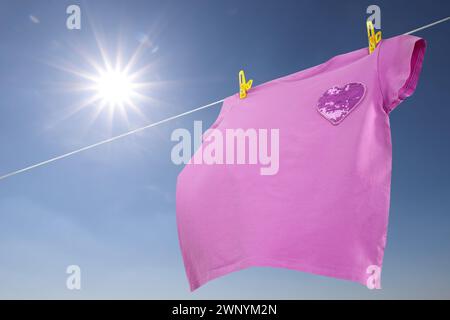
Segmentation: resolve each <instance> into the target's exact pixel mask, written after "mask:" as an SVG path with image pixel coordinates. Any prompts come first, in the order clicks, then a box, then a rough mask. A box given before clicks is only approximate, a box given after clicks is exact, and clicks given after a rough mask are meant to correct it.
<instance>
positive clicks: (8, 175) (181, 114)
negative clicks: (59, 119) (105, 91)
mask: <svg viewBox="0 0 450 320" xmlns="http://www.w3.org/2000/svg"><path fill="white" fill-rule="evenodd" d="M449 19H450V16H449V17H446V18H444V19H441V20H438V21H435V22H432V23H430V24H427V25H425V26H422V27H420V28H417V29H414V30H411V31H409V32H406V33H404V35H409V34H412V33H415V32H417V31H421V30H424V29H427V28H430V27H432V26H435V25H437V24H439V23H442V22H445V21H447V20H449ZM224 101H225V99H221V100H217V101H215V102H211V103H208V104H205V105H203V106H201V107H197V108H194V109H191V110H189V111H186V112H183V113H180V114H177V115H174V116H171V117H168V118H165V119H163V120H160V121H157V122H153V123H150V124H148V125H146V126H143V127H139V128H136V129H133V130H131V131H127V132H125V133H122V134H119V135H117V136H114V137H111V138H108V139H106V140H102V141H99V142H97V143H94V144H91V145H88V146H86V147H83V148H80V149H77V150H74V151H71V152H68V153H65V154H62V155H60V156H57V157H54V158H51V159H48V160H45V161H42V162H38V163H36V164H33V165H31V166H28V167H25V168H23V169H19V170H16V171H12V172H10V173H7V174H5V175H2V176H0V180H3V179H6V178H9V177H12V176H14V175H16V174H19V173H23V172H26V171H29V170H32V169H35V168H37V167H41V166H44V165H46V164H49V163H51V162H55V161H57V160H61V159H64V158H67V157H69V156H72V155H74V154H77V153H80V152H83V151H86V150H89V149H92V148H95V147H98V146H101V145H104V144H106V143H110V142H113V141H116V140H119V139H121V138H124V137H127V136H129V135H132V134H135V133H137V132H140V131H143V130H146V129H149V128H152V127H156V126H158V125H160V124H163V123H166V122H169V121H172V120H175V119H177V118H181V117H184V116H186V115H188V114H191V113H194V112H197V111H200V110H203V109H206V108H209V107H212V106H215V105H218V104H219V103H222V102H224Z"/></svg>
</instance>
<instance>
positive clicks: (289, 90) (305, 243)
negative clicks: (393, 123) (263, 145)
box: [176, 35, 426, 290]
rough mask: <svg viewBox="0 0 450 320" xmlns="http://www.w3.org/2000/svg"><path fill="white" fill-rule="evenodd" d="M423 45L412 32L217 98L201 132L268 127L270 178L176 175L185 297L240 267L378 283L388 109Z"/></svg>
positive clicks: (235, 167)
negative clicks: (274, 146)
mask: <svg viewBox="0 0 450 320" xmlns="http://www.w3.org/2000/svg"><path fill="white" fill-rule="evenodd" d="M425 47H426V43H425V41H424V40H423V39H420V38H417V37H414V36H405V35H402V36H397V37H393V38H390V39H385V40H382V42H381V43H380V44H379V45H378V47H377V48H376V50H375V52H374V53H373V54H370V55H369V53H368V49H367V48H363V49H360V50H356V51H353V52H350V53H346V54H341V55H338V56H336V57H334V58H332V59H330V60H328V61H327V62H325V63H323V64H320V65H318V66H315V67H312V68H309V69H306V70H303V71H300V72H297V73H294V74H291V75H288V76H285V77H282V78H279V79H275V80H273V81H270V82H267V83H264V84H261V85H259V86H256V87H254V88H252V89H251V90H250V91H249V92H248V95H247V98H245V99H243V100H241V99H239V96H238V95H234V96H231V97H229V98H227V99H226V100H225V102H224V103H223V106H222V109H221V112H220V114H219V116H218V118H217V120H216V122H215V123H214V124H213V126H212V128H214V129H215V130H220V131H223V132H224V134H223V135H224V136H225V130H226V129H237V128H241V129H243V130H247V129H267V130H269V131H270V130H271V129H278V130H279V131H278V132H279V164H278V168H277V170H276V172H272V173H273V174H261V170H260V169H261V166H260V165H255V164H251V163H246V164H242V163H234V164H223V163H222V164H219V163H216V164H206V163H203V164H194V163H192V164H188V165H186V166H185V168H184V169H183V171H182V172H181V173H180V175H179V177H178V182H177V196H176V202H177V203H176V208H177V223H178V235H179V241H180V246H181V251H182V255H183V260H184V264H185V268H186V273H187V276H188V279H189V283H190V288H191V290H195V289H196V288H198V287H199V286H201V285H203V284H204V283H206V282H207V281H209V280H211V279H214V278H217V277H219V276H222V275H225V274H227V273H230V272H233V271H237V270H240V269H243V268H247V267H251V266H270V267H283V268H289V269H295V270H299V271H304V272H311V273H315V274H320V275H325V276H331V277H335V278H341V279H347V280H352V281H356V282H359V283H362V284H364V285H367V284H369V285H370V283H374V284H375V287H377V285H379V274H380V272H381V267H382V263H383V254H384V249H385V245H386V232H387V224H388V214H389V201H390V185H391V160H392V146H391V130H390V125H389V113H390V112H391V111H392V110H393V109H394V108H395V107H396V106H397V105H398V104H399V103H400V102H402V101H403V100H404V99H405V98H406V97H408V96H410V95H411V94H412V93H413V91H414V90H415V88H416V85H417V82H418V78H419V74H420V70H421V67H422V61H423V57H424V53H425ZM205 137H207V135H205V136H204V138H205ZM203 144H204V145H205V144H207V142H205V141H204V142H203ZM223 148H224V152H225V146H224V147H223ZM201 150H202V149H199V150H197V153H198V152H202V151H201ZM269 150H270V148H269ZM194 157H195V155H194Z"/></svg>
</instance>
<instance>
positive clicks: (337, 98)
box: [317, 82, 366, 125]
mask: <svg viewBox="0 0 450 320" xmlns="http://www.w3.org/2000/svg"><path fill="white" fill-rule="evenodd" d="M365 91H366V88H365V86H364V85H363V84H362V83H359V82H352V83H348V84H346V85H345V86H343V87H342V88H340V87H338V86H334V87H332V88H330V89H328V90H327V91H325V93H324V94H323V95H322V96H321V97H320V99H319V102H318V103H317V111H319V113H320V114H321V115H322V116H323V117H324V118H325V119H327V120H328V121H330V122H331V123H332V124H334V125H336V124H339V123H341V122H342V121H343V120H344V119H345V118H346V117H347V116H348V114H349V113H350V112H351V111H352V110H353V109H355V108H356V106H357V105H358V104H359V102H360V101H361V100H362V98H363V97H364V93H365Z"/></svg>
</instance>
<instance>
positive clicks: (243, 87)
mask: <svg viewBox="0 0 450 320" xmlns="http://www.w3.org/2000/svg"><path fill="white" fill-rule="evenodd" d="M252 84H253V80H248V82H247V81H246V80H245V74H244V70H241V71H239V97H240V98H241V99H244V98H245V97H246V96H247V91H248V90H250V88H251V87H252Z"/></svg>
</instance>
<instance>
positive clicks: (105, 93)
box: [95, 71, 135, 107]
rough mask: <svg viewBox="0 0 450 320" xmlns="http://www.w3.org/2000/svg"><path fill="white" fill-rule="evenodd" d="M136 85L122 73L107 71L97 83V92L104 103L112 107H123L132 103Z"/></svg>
mask: <svg viewBox="0 0 450 320" xmlns="http://www.w3.org/2000/svg"><path fill="white" fill-rule="evenodd" d="M133 87H134V83H133V81H132V80H131V79H130V77H129V76H128V75H127V74H126V73H125V72H121V71H106V72H103V73H101V74H100V76H99V77H98V79H96V81H95V90H96V91H97V95H98V97H99V98H100V100H102V102H103V103H106V104H108V105H109V106H110V107H116V106H123V105H124V104H128V103H130V101H131V98H132V96H133V94H135V92H134V88H133Z"/></svg>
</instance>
